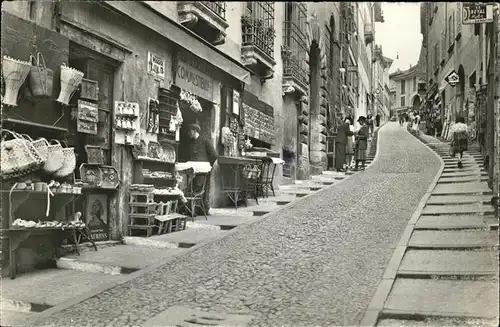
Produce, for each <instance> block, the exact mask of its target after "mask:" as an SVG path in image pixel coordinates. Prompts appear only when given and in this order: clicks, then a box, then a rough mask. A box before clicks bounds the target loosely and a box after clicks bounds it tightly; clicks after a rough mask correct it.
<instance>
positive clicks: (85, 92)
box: [80, 78, 99, 101]
mask: <svg viewBox="0 0 500 327" xmlns="http://www.w3.org/2000/svg"><path fill="white" fill-rule="evenodd" d="M98 94H99V86H98V83H97V81H92V80H89V79H85V78H83V79H82V87H81V91H80V99H85V100H93V101H97V100H99V96H98Z"/></svg>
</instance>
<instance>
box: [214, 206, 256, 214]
mask: <svg viewBox="0 0 500 327" xmlns="http://www.w3.org/2000/svg"><path fill="white" fill-rule="evenodd" d="M245 208H248V207H244V206H243V207H238V209H236V208H234V207H232V208H210V214H211V215H213V216H224V217H227V216H234V217H245V216H246V217H249V216H253V213H252V212H250V211H247V210H242V209H245Z"/></svg>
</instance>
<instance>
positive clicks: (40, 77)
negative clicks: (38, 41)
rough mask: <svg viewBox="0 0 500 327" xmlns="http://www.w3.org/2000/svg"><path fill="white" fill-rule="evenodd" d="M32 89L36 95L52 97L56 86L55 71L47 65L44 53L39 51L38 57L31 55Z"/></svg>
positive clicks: (30, 80)
mask: <svg viewBox="0 0 500 327" xmlns="http://www.w3.org/2000/svg"><path fill="white" fill-rule="evenodd" d="M30 61H31V63H32V66H31V68H30V79H29V84H30V90H31V93H32V94H33V96H35V97H50V96H52V89H53V86H54V72H53V71H52V70H51V69H48V68H47V66H46V65H45V59H44V58H43V55H42V53H40V52H38V53H37V55H36V59H35V57H34V56H33V55H30Z"/></svg>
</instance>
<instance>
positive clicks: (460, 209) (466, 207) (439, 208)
mask: <svg viewBox="0 0 500 327" xmlns="http://www.w3.org/2000/svg"><path fill="white" fill-rule="evenodd" d="M493 213H494V209H493V207H492V206H491V205H484V204H454V205H432V204H431V205H426V206H425V207H424V210H423V211H422V214H423V215H453V214H455V215H458V214H462V215H467V214H471V215H474V214H477V215H484V214H493Z"/></svg>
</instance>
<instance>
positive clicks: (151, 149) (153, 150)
mask: <svg viewBox="0 0 500 327" xmlns="http://www.w3.org/2000/svg"><path fill="white" fill-rule="evenodd" d="M159 147H160V145H159V144H158V143H157V142H149V144H148V157H149V158H154V159H160V153H159Z"/></svg>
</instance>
